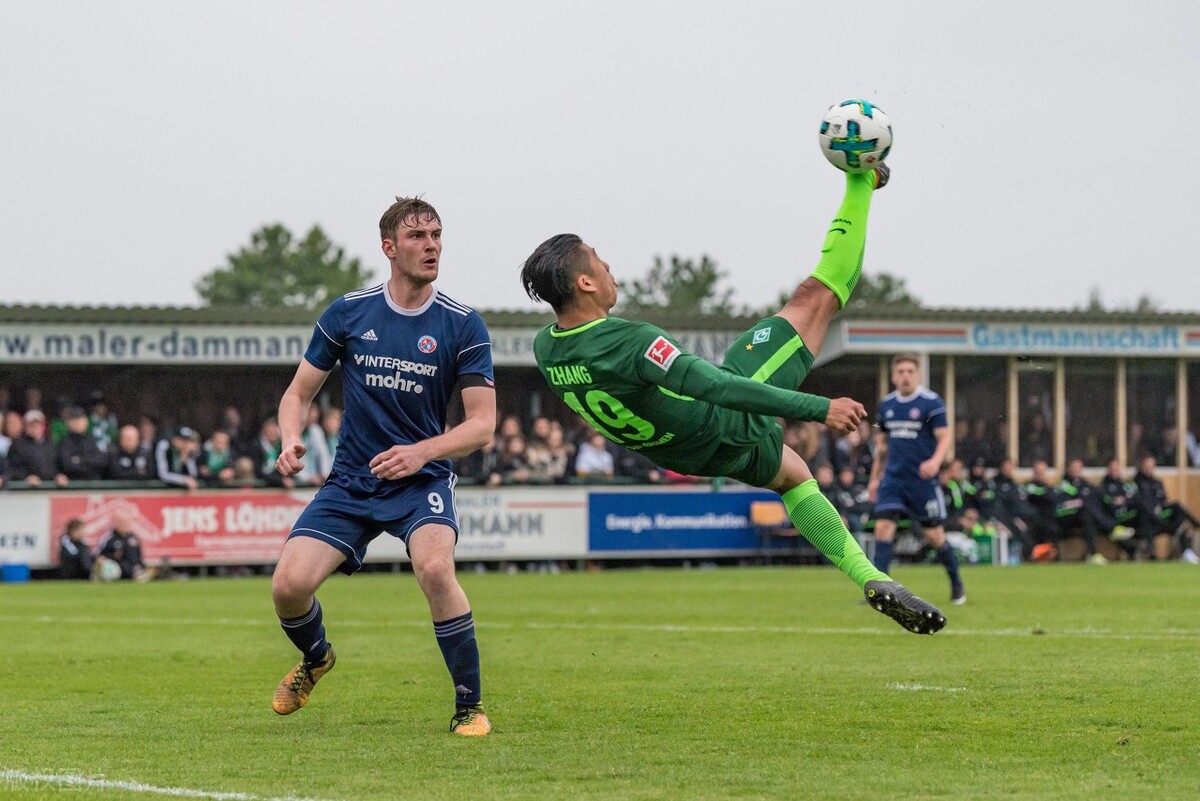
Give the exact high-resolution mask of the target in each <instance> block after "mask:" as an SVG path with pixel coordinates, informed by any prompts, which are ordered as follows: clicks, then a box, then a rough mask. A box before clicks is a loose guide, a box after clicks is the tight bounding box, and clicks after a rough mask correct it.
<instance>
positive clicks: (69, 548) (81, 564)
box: [58, 517, 93, 579]
mask: <svg viewBox="0 0 1200 801" xmlns="http://www.w3.org/2000/svg"><path fill="white" fill-rule="evenodd" d="M92 562H93V558H92V552H91V551H90V550H88V546H87V543H86V542H84V541H83V521H82V520H80V519H79V518H77V517H76V518H73V519H71V520H68V521H67V528H66V531H64V532H63V534H62V536H60V537H59V538H58V577H59V578H64V579H86V578H90V577H91V575H92Z"/></svg>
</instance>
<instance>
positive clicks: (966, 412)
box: [954, 356, 1008, 467]
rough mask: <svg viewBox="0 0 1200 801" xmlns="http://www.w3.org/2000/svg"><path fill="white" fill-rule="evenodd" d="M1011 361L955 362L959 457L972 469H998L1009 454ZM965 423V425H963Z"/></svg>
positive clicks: (957, 359)
mask: <svg viewBox="0 0 1200 801" xmlns="http://www.w3.org/2000/svg"><path fill="white" fill-rule="evenodd" d="M1007 386H1008V360H1007V359H1005V358H1004V357H999V356H958V357H955V359H954V389H955V393H954V398H955V416H956V417H957V418H958V419H957V420H956V421H955V435H956V442H955V447H954V453H955V456H957V457H958V458H960V459H962V460H963V462H964V463H965V464H967V465H968V466H969V465H971V464H972V463H974V462H976V461H978V460H983V462H984V464H986V465H988V466H989V467H995V466H996V465H998V464H999V463H1000V460H1001V459H1003V458H1004V457H1005V456H1006V455H1007V452H1008V412H1007V404H1008V392H1007ZM959 421H964V422H959Z"/></svg>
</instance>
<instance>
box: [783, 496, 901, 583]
mask: <svg viewBox="0 0 1200 801" xmlns="http://www.w3.org/2000/svg"><path fill="white" fill-rule="evenodd" d="M783 506H784V508H785V509H787V512H788V516H789V517H791V518H792V523H793V524H794V525H795V526H796V530H797V531H799V532H800V533H801V534H802V535H804V539H806V540H808V541H809V542H811V543H812V544H813V545H815V546H816V547H817V548H818V549H819V550H820V551H821V553H823V554H825V555H826V556H827V557H829V561H831V562H833V563H834V564H835V565H837V568H838V570H841V571H842V572H843V573H845V574H846V575H847V576H849V577H850V578H852V579H853V580H854V581H855V582H856V583H857V584H858V586H859V587H860V588H861V587H862V586H863V585H864V584H866V583H867V582H868V581H872V580H874V579H879V580H881V581H891V579H890V578H888V575H887V573H884V572H882V571H880V570H878V569H876V567H875V565H873V564H871V562H870V560H869V559H867V555H866V554H865V553H863V552H862V548H860V547H858V543H857V542H856V541H855V540H854V537H853V536H851V534H850V532H849V531H847V530H846V526H845V524H843V523H842V518H841V515H839V514H838V513H837V510H836V509H834V508H833V504H831V503H830V502H829V499H828V498H826V497H825V496H824V495H822V494H821V489H820V487H818V486H817V481H816V479H811V478H810V479H809V480H808V481H805V482H804V483H803V484H801V485H800V486H798V487H793V488H792V489H790V490H788V491H787V492H785V493H783Z"/></svg>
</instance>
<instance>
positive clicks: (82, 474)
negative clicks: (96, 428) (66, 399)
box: [57, 406, 108, 481]
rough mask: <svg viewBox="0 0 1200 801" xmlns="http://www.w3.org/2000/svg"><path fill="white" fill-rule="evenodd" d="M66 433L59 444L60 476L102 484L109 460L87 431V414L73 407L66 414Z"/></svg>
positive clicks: (64, 414)
mask: <svg viewBox="0 0 1200 801" xmlns="http://www.w3.org/2000/svg"><path fill="white" fill-rule="evenodd" d="M63 416H64V417H65V418H66V420H67V433H66V434H64V435H63V436H62V438H61V439H59V441H58V447H57V449H58V457H57V458H58V472H60V473H62V474H63V475H65V476H66V477H67V478H69V479H70V480H72V481H99V480H101V479H102V478H104V468H105V467H107V466H108V460H107V459H105V458H104V452H103V451H102V450H100V446H99V445H97V444H96V440H94V439H92V434H91V432H90V431H89V430H88V416H87V412H85V411H84V410H83V409H81V408H79V407H78V406H73V407H71V408H70V409H67V410H66V412H64V413H63Z"/></svg>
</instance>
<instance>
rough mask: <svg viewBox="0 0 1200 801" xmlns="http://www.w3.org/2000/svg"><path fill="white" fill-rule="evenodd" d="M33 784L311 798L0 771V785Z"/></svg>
mask: <svg viewBox="0 0 1200 801" xmlns="http://www.w3.org/2000/svg"><path fill="white" fill-rule="evenodd" d="M9 782H11V783H14V784H33V785H38V784H41V785H55V786H67V787H91V788H94V789H99V790H128V791H129V792H131V793H149V794H150V795H169V796H175V797H176V798H208V799H213V801H311V799H302V798H299V797H297V796H293V795H289V796H283V797H268V796H261V795H255V794H254V793H222V792H216V791H212V790H195V789H192V788H190V787H156V786H154V785H153V784H144V783H143V782H134V781H123V780H119V779H94V778H92V777H90V776H84V775H83V774H81V773H26V772H25V771H23V770H4V771H0V784H3V783H9Z"/></svg>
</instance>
